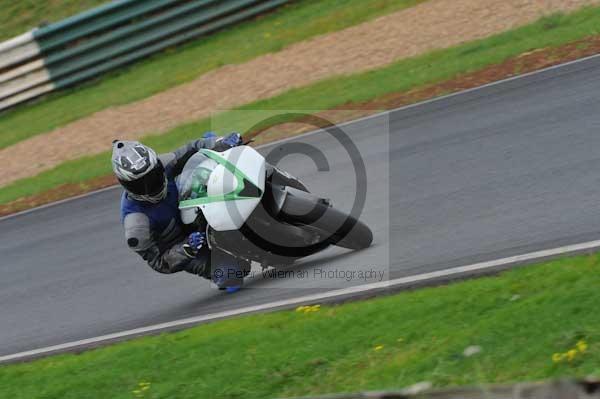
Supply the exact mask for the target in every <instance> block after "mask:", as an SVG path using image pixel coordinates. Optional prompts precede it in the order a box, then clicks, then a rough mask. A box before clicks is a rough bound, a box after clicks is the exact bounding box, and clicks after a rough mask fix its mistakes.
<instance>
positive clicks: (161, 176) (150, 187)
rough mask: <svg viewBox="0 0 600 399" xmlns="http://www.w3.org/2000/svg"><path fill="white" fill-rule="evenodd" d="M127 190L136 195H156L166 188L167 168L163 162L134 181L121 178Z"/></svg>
mask: <svg viewBox="0 0 600 399" xmlns="http://www.w3.org/2000/svg"><path fill="white" fill-rule="evenodd" d="M119 181H120V183H121V184H122V185H123V187H124V188H125V190H127V191H129V192H130V193H132V194H136V195H146V196H156V195H159V194H160V193H161V192H162V191H163V190H164V188H165V183H166V179H165V168H164V167H163V165H162V163H160V162H158V164H157V165H156V166H155V167H154V168H153V169H152V170H151V171H150V172H148V173H146V174H145V175H144V176H142V177H140V178H139V179H136V180H132V181H123V180H120V179H119Z"/></svg>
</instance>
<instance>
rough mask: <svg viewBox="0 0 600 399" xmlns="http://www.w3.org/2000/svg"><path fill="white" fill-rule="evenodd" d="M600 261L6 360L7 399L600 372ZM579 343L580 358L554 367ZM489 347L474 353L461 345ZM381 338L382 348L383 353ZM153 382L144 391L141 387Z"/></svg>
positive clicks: (322, 388) (308, 391)
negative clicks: (74, 351) (557, 356)
mask: <svg viewBox="0 0 600 399" xmlns="http://www.w3.org/2000/svg"><path fill="white" fill-rule="evenodd" d="M599 266H600V257H599V256H598V255H593V256H590V255H587V256H580V257H575V258H565V259H561V260H556V261H552V262H549V263H545V264H542V265H538V266H534V267H527V268H521V269H517V270H513V271H510V272H506V273H504V274H503V275H501V276H498V277H488V278H482V279H478V280H471V281H467V282H460V283H455V284H452V285H449V286H443V287H437V288H428V289H422V290H418V291H412V292H405V293H401V294H397V295H394V296H389V297H384V298H377V299H372V300H368V301H364V302H354V303H349V304H345V305H340V306H323V307H321V309H320V310H319V311H317V312H310V313H304V312H296V311H293V310H292V311H282V312H277V313H272V314H263V315H254V316H247V317H242V318H238V319H232V320H226V321H220V322H216V323H213V324H208V325H202V326H198V327H196V328H192V329H189V330H185V331H181V332H178V333H170V334H162V335H160V336H155V337H145V338H141V339H136V340H133V341H130V342H125V343H120V344H117V345H113V346H109V347H106V348H101V349H97V350H92V351H89V352H84V353H82V354H79V355H60V356H54V357H50V358H46V359H42V360H38V361H34V362H31V363H25V364H18V365H8V366H3V367H0V397H6V398H15V399H16V398H28V399H31V398H61V399H63V398H64V399H66V398H83V397H85V398H92V397H97V398H130V397H136V396H137V397H146V398H173V397H176V398H199V397H202V398H261V399H263V398H275V397H290V396H300V395H312V394H320V393H328V392H339V391H358V390H380V389H394V388H401V387H405V386H407V385H411V384H413V383H416V382H420V381H430V382H431V383H433V385H434V386H438V387H441V386H454V385H465V384H479V383H484V382H485V383H503V382H513V381H526V380H539V379H546V378H555V377H559V376H560V377H562V376H573V377H583V376H587V375H592V374H595V375H597V374H598V373H599V372H600V312H598V303H600V290H598V286H599V285H600V273H598V268H599ZM581 340H583V341H585V343H586V344H587V349H586V350H585V351H583V352H581V351H577V352H576V355H575V357H574V358H573V360H572V361H570V362H569V361H566V360H563V361H561V362H559V363H555V362H553V360H552V355H553V354H554V353H565V352H567V351H568V350H570V349H572V348H575V347H576V346H577V343H578V342H580V341H581ZM472 345H477V346H480V347H481V349H482V351H481V352H480V353H479V354H477V355H474V356H472V357H465V356H464V355H463V351H464V349H465V348H467V347H469V346H472ZM379 346H381V347H382V348H380V349H379V350H376V349H375V348H376V347H379ZM140 382H149V383H150V385H149V388H148V389H146V390H145V391H144V393H143V394H138V395H136V394H134V393H133V391H134V390H138V389H140V387H139V384H140Z"/></svg>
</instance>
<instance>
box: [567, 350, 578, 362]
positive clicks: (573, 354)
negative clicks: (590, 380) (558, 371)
mask: <svg viewBox="0 0 600 399" xmlns="http://www.w3.org/2000/svg"><path fill="white" fill-rule="evenodd" d="M566 355H567V360H568V361H570V362H571V361H573V360H575V357H576V356H577V351H576V350H575V349H571V350H569V351H567V353H566Z"/></svg>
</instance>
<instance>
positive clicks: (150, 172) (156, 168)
mask: <svg viewBox="0 0 600 399" xmlns="http://www.w3.org/2000/svg"><path fill="white" fill-rule="evenodd" d="M112 166H113V171H114V172H115V175H117V179H118V180H119V183H121V185H122V186H123V187H124V188H125V190H126V191H127V194H128V195H129V196H130V197H131V198H133V199H134V200H137V201H144V202H151V203H157V202H160V201H161V200H163V199H164V198H165V197H166V196H167V175H166V174H165V168H164V167H163V164H162V163H161V162H160V160H159V159H158V157H157V155H156V152H154V150H153V149H152V148H150V147H148V146H145V145H143V144H142V143H140V142H138V141H123V140H115V141H113V152H112Z"/></svg>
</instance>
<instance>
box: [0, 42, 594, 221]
mask: <svg viewBox="0 0 600 399" xmlns="http://www.w3.org/2000/svg"><path fill="white" fill-rule="evenodd" d="M598 53H600V35H599V36H594V37H590V38H587V39H585V40H580V41H577V42H574V43H570V44H568V45H565V46H562V47H557V48H549V49H540V50H536V51H531V52H529V53H525V54H521V55H520V56H518V57H515V58H512V59H509V60H507V61H505V62H503V63H502V64H498V65H492V66H490V67H487V68H485V69H482V70H480V71H476V72H473V73H469V74H465V75H462V76H459V77H457V78H455V79H451V80H447V81H444V82H440V83H437V84H433V85H429V86H425V87H421V88H417V89H414V90H411V91H408V92H399V93H392V94H389V95H386V96H382V97H379V98H376V99H373V100H371V101H368V102H364V103H347V104H344V105H343V106H340V107H338V108H337V109H332V110H328V111H323V112H321V113H319V116H321V117H323V118H325V119H327V120H329V121H331V122H332V123H341V122H344V121H348V120H352V119H355V118H358V117H361V116H366V115H370V114H373V113H374V112H378V111H380V110H386V109H393V108H398V107H401V106H403V105H408V104H413V103H416V102H419V101H423V100H427V99H430V98H433V97H437V96H440V95H444V94H448V93H453V92H457V91H461V90H465V89H470V88H474V87H478V86H481V85H483V84H486V83H491V82H495V81H498V80H500V79H505V78H509V77H511V76H515V75H519V74H523V73H527V72H533V71H536V70H539V69H542V68H546V67H549V66H552V65H556V64H560V63H563V62H568V61H572V60H576V59H579V58H582V57H586V56H590V55H594V54H598ZM340 110H342V111H340ZM310 130H312V128H311V127H309V126H307V125H305V124H302V123H285V124H282V125H278V126H276V127H269V128H265V129H262V130H260V131H255V132H251V135H252V136H253V137H254V138H255V140H256V143H257V144H262V143H266V142H269V141H273V140H277V139H281V138H284V137H291V136H294V135H297V134H300V133H304V132H306V131H310ZM113 184H116V179H115V178H114V176H112V175H108V176H102V177H99V178H95V179H91V180H89V181H87V182H85V183H83V184H64V185H61V186H58V187H56V188H54V189H52V190H49V191H46V192H43V193H41V194H38V195H33V196H30V197H25V198H21V199H19V200H16V201H13V202H10V203H8V204H3V205H0V216H5V215H8V214H11V213H15V212H18V211H22V210H25V209H29V208H33V207H36V206H40V205H44V204H48V203H50V202H54V201H58V200H61V199H65V198H69V197H73V196H76V195H79V194H83V193H86V192H89V191H93V190H97V189H101V188H104V187H108V186H111V185H113Z"/></svg>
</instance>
